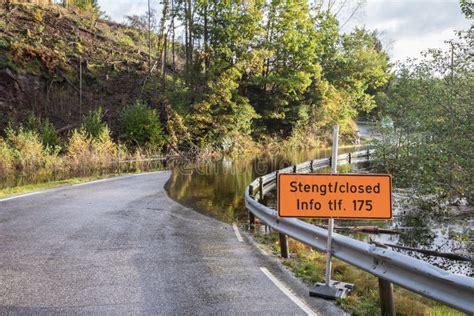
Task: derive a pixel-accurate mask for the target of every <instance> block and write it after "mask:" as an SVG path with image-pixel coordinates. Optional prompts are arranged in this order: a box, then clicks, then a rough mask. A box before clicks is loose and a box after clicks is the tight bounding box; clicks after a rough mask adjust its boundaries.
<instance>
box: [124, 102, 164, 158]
mask: <svg viewBox="0 0 474 316" xmlns="http://www.w3.org/2000/svg"><path fill="white" fill-rule="evenodd" d="M120 139H122V140H123V141H124V142H125V143H126V144H128V145H130V146H133V147H145V148H147V149H149V150H153V151H156V150H161V148H162V147H163V145H164V143H165V136H164V134H163V130H162V128H161V125H160V120H159V117H158V114H157V113H156V110H154V109H150V108H148V107H147V106H146V105H145V104H144V103H142V102H139V101H137V102H136V103H135V105H133V106H129V107H127V108H125V109H124V110H123V111H122V113H121V115H120Z"/></svg>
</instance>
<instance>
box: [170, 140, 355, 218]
mask: <svg viewBox="0 0 474 316" xmlns="http://www.w3.org/2000/svg"><path fill="white" fill-rule="evenodd" d="M349 151H353V149H352V150H351V149H350V148H348V149H341V153H345V152H349ZM329 155H330V150H310V151H298V152H287V153H283V154H279V155H275V156H273V155H263V156H259V157H239V159H237V160H235V159H230V158H228V157H224V158H222V159H220V160H206V161H201V162H199V163H197V164H191V163H189V162H177V163H176V165H175V166H174V167H172V171H173V174H172V176H171V178H170V180H169V181H168V183H167V185H166V189H167V191H168V193H169V195H170V196H171V197H172V198H173V199H175V200H177V201H179V202H180V203H182V204H183V205H187V206H190V207H193V208H194V209H196V210H198V211H200V212H202V213H204V214H206V215H210V216H212V217H215V218H217V219H220V220H222V221H225V222H228V223H231V222H234V221H243V220H245V219H246V218H247V213H246V211H245V204H244V200H243V196H244V190H245V188H246V187H247V186H248V184H249V183H250V182H252V180H253V179H255V178H257V177H259V176H262V175H265V174H267V173H270V172H272V171H274V170H278V169H282V168H285V167H287V166H290V165H294V164H297V163H301V162H304V161H306V160H309V159H316V158H321V157H328V156H329Z"/></svg>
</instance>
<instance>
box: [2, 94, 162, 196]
mask: <svg viewBox="0 0 474 316" xmlns="http://www.w3.org/2000/svg"><path fill="white" fill-rule="evenodd" d="M102 115H103V111H102V109H101V108H99V110H97V111H93V112H90V113H88V114H87V115H86V116H85V117H84V119H83V123H82V124H81V126H80V127H79V128H77V129H74V130H72V131H70V133H69V134H68V137H66V138H61V137H60V136H59V135H58V134H57V133H56V131H55V129H54V128H53V127H52V126H51V123H50V122H49V121H48V120H47V119H45V120H43V119H40V118H38V117H36V116H34V115H31V116H30V117H29V119H28V120H27V122H26V123H25V124H24V125H20V126H19V127H17V128H14V127H12V126H10V127H8V128H7V130H6V136H5V137H0V155H1V157H2V159H1V160H0V183H2V185H1V186H0V188H2V187H4V188H5V187H9V186H10V187H11V186H16V185H22V184H35V183H41V182H48V181H59V180H65V179H69V178H74V177H96V176H101V175H107V174H115V173H122V172H133V171H142V170H146V168H147V167H149V165H150V164H148V163H147V161H146V159H145V158H147V157H156V156H159V155H161V149H162V146H163V142H164V135H163V132H162V130H161V128H160V125H159V119H158V117H157V115H156V111H155V110H152V109H148V108H146V107H145V106H144V105H142V104H141V103H139V102H138V103H136V104H135V105H132V106H130V107H127V108H124V110H123V112H122V114H121V120H120V126H121V127H120V130H121V132H120V139H121V140H122V141H123V142H117V141H114V140H113V138H112V136H111V132H110V129H109V127H108V126H107V124H106V123H104V122H103V121H102ZM4 191H5V192H6V191H7V190H4ZM9 191H11V190H9Z"/></svg>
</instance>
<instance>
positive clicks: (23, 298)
mask: <svg viewBox="0 0 474 316" xmlns="http://www.w3.org/2000/svg"><path fill="white" fill-rule="evenodd" d="M168 177H169V172H156V173H147V174H141V175H136V176H125V177H118V178H111V179H107V180H99V181H96V182H92V183H85V184H79V185H73V186H67V187H61V188H57V189H52V190H47V191H43V192H40V193H37V194H31V195H25V196H20V197H14V198H10V199H4V200H0V314H1V315H4V314H56V313H60V314H100V315H103V314H114V315H115V314H154V315H155V314H160V315H170V314H171V315H190V314H192V315H195V314H201V315H209V314H280V315H299V314H302V315H304V314H308V313H311V312H312V311H315V312H317V313H320V314H324V315H325V314H341V311H340V310H339V309H337V308H336V307H335V306H334V305H333V304H330V303H327V302H325V301H322V300H318V299H314V298H308V297H307V289H306V288H305V286H303V285H302V284H301V283H300V282H299V281H297V280H295V279H294V278H293V277H292V276H291V275H290V273H288V272H287V271H286V270H285V269H284V268H282V266H281V265H280V264H279V263H278V261H277V260H275V258H272V257H271V256H268V255H265V254H262V253H261V252H260V251H259V250H258V249H257V246H256V245H255V244H253V242H252V241H251V240H249V239H248V238H247V237H246V236H245V235H244V236H243V241H239V240H238V239H237V234H236V232H235V231H234V229H233V227H232V226H231V225H227V224H225V223H221V222H219V221H217V220H214V219H211V218H209V217H206V216H204V215H201V214H199V213H197V212H195V211H193V210H191V209H188V208H185V207H183V206H181V205H180V204H178V203H176V202H174V201H173V200H171V199H170V198H169V197H168V196H167V194H166V192H165V191H164V189H163V186H164V184H165V182H166V181H167V179H168ZM288 288H290V289H291V291H288ZM288 292H290V293H288ZM291 293H293V294H291Z"/></svg>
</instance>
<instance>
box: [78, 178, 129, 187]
mask: <svg viewBox="0 0 474 316" xmlns="http://www.w3.org/2000/svg"><path fill="white" fill-rule="evenodd" d="M121 178H123V177H121ZM114 179H118V178H108V179H100V180H94V181H88V182H82V183H76V184H73V185H71V186H72V187H80V186H83V185H88V184H94V183H100V182H107V181H111V180H114Z"/></svg>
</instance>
